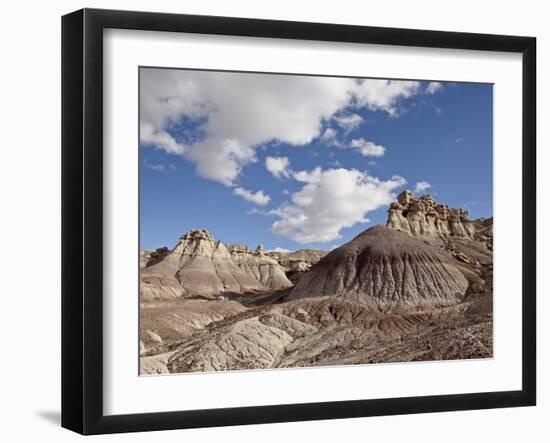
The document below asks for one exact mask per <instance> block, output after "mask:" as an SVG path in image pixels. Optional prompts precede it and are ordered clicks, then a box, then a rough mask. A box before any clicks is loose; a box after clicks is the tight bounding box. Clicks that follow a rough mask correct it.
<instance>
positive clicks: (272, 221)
mask: <svg viewBox="0 0 550 443" xmlns="http://www.w3.org/2000/svg"><path fill="white" fill-rule="evenodd" d="M140 76H141V77H140V112H141V114H140V127H141V130H140V134H141V143H140V239H141V240H140V241H141V247H142V248H157V247H160V246H168V247H173V246H174V245H175V243H176V242H177V240H178V238H179V237H180V236H181V235H182V234H184V233H185V232H187V231H188V230H190V229H192V228H205V229H208V230H209V231H211V232H212V233H213V234H214V236H215V237H216V238H217V239H220V240H222V241H224V242H226V243H245V244H247V245H249V246H250V247H255V246H256V245H257V244H259V243H261V244H263V245H264V246H265V247H266V249H275V248H283V249H288V250H295V249H299V248H304V247H313V248H322V249H331V248H333V247H334V246H336V245H340V244H342V243H345V242H347V241H349V240H351V239H352V238H353V237H355V236H356V235H357V234H358V233H360V232H362V231H363V230H365V229H367V228H368V227H370V226H373V225H376V224H383V223H385V221H386V210H387V205H388V203H389V202H390V201H391V200H392V198H393V197H394V196H395V194H397V193H399V192H401V191H402V190H404V189H411V190H413V191H414V190H415V188H416V187H417V184H419V183H421V184H424V188H425V189H426V191H425V192H428V193H431V194H433V195H434V196H435V198H436V200H437V201H438V202H442V203H446V204H448V205H449V206H452V207H456V206H461V207H466V208H467V209H468V210H469V211H470V213H471V218H477V217H482V216H491V215H492V201H493V200H492V192H493V188H492V181H493V176H492V162H493V160H492V145H493V140H492V127H493V112H492V103H493V96H492V85H487V84H473V83H446V82H427V81H418V82H415V81H385V80H369V79H365V80H360V79H342V78H318V77H304V76H287V75H266V74H245V73H225V72H204V71H187V70H167V69H143V68H142V69H141V71H140ZM268 158H269V160H268ZM428 185H429V187H427V186H428ZM419 188H423V187H422V185H420V186H419ZM422 193H424V192H418V194H422Z"/></svg>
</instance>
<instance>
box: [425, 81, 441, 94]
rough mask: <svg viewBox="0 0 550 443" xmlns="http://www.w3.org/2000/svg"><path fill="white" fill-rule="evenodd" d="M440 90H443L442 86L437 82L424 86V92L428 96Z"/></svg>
mask: <svg viewBox="0 0 550 443" xmlns="http://www.w3.org/2000/svg"><path fill="white" fill-rule="evenodd" d="M441 88H443V85H442V84H441V83H439V82H430V83H428V86H426V92H427V93H428V94H435V93H436V92H438V91H439V90H440V89H441Z"/></svg>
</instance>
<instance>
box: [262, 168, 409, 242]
mask: <svg viewBox="0 0 550 443" xmlns="http://www.w3.org/2000/svg"><path fill="white" fill-rule="evenodd" d="M295 178H297V179H298V180H300V181H302V182H304V183H305V185H304V186H303V188H302V189H301V190H300V191H298V192H295V193H294V194H292V199H291V203H286V204H283V205H282V206H281V207H279V208H277V209H275V210H272V211H270V213H271V214H272V215H276V216H278V217H279V220H277V221H276V222H274V223H273V225H272V227H271V230H272V232H273V233H274V234H277V235H281V236H283V237H287V238H290V239H292V240H294V241H296V242H298V243H312V242H329V241H333V240H336V239H338V238H340V237H341V234H340V231H341V230H342V229H344V228H349V227H351V226H353V225H355V224H357V223H366V222H368V219H366V218H365V217H366V214H367V213H368V212H370V211H373V210H375V209H378V208H380V207H382V206H386V205H388V204H389V203H391V202H392V201H393V200H394V199H395V195H394V193H393V191H394V190H395V189H397V188H399V187H400V186H403V185H404V184H405V183H406V181H405V179H404V178H402V177H398V176H394V177H392V178H391V179H390V180H387V181H383V180H380V179H378V178H376V177H372V176H370V175H368V174H367V173H366V172H360V171H358V170H356V169H351V170H348V169H342V168H340V169H328V170H324V171H323V170H321V169H320V168H316V169H314V170H313V171H300V172H297V173H296V174H295Z"/></svg>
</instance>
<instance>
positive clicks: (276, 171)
mask: <svg viewBox="0 0 550 443" xmlns="http://www.w3.org/2000/svg"><path fill="white" fill-rule="evenodd" d="M265 167H266V169H267V170H268V171H269V172H270V173H271V175H273V176H274V177H277V178H288V177H290V174H291V173H292V171H291V170H290V163H289V161H288V157H267V158H266V159H265Z"/></svg>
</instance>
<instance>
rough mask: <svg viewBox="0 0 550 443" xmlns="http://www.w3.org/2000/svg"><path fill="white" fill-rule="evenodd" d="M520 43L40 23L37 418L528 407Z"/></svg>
mask: <svg viewBox="0 0 550 443" xmlns="http://www.w3.org/2000/svg"><path fill="white" fill-rule="evenodd" d="M535 51H536V41H535V39H534V38H531V37H517V36H499V35H484V34H466V33H453V32H439V31H423V30H411V29H389V28H376V27H363V26H349V25H341V24H320V23H299V22H280V21H270V20H256V19H243V18H229V17H208V16H191V15H175V14H160V13H149V12H125V11H108V10H90V9H84V10H80V11H76V12H74V13H72V14H68V15H66V16H64V17H63V20H62V56H63V66H62V77H63V78H62V91H63V93H62V108H63V111H62V114H63V115H62V120H63V127H62V140H63V146H62V161H63V165H62V172H63V178H62V185H63V195H62V197H63V210H62V212H63V214H62V220H63V226H62V240H63V245H62V252H63V263H62V269H63V275H62V282H63V291H62V322H63V323H62V425H63V426H64V427H66V428H68V429H71V430H73V431H76V432H79V433H82V434H102V433H115V432H132V431H149V430H162V429H178V428H191V427H208V426H228V425H239V424H253V423H273V422H284V421H300V420H319V419H330V418H347V417H363V416H378V415H390V414H413V413H424V412H435V411H456V410H466V409H486V408H500V407H515V406H530V405H535V402H536V373H535V367H536V354H535V350H536V341H535V339H536V337H535V330H536V327H535V318H536V316H535V306H536V288H535V260H536V229H535V228H536V217H535V202H536V181H535V170H536V164H535V161H536V160H535V139H536V137H535V131H536V125H535V122H536V119H535V111H536V101H535V98H536V94H535V83H536V82H535V73H536V69H535V60H536V53H535Z"/></svg>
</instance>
